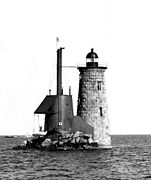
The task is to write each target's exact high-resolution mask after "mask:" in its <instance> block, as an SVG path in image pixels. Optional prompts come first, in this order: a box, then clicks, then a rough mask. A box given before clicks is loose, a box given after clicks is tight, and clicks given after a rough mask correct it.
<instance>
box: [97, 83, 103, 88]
mask: <svg viewBox="0 0 151 180" xmlns="http://www.w3.org/2000/svg"><path fill="white" fill-rule="evenodd" d="M101 84H102V82H101V81H98V84H97V87H98V90H101Z"/></svg>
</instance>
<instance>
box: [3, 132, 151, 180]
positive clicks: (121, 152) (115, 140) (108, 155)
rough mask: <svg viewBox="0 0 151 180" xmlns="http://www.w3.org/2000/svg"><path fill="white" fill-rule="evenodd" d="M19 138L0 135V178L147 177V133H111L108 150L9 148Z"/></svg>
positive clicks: (150, 144) (150, 162) (150, 154)
mask: <svg viewBox="0 0 151 180" xmlns="http://www.w3.org/2000/svg"><path fill="white" fill-rule="evenodd" d="M19 142H21V138H4V137H0V179H2V180H5V179H6V180H9V179H15V180H17V179H18V180H26V179H31V180H33V179H44V180H47V179H48V180H85V179H86V180H93V179H94V180H97V179H98V180H99V179H102V180H106V179H109V180H120V179H121V180H130V179H137V180H139V179H151V135H122V136H121V135H118V136H112V146H113V148H112V149H111V150H77V151H57V152H51V151H42V150H12V147H13V146H14V145H16V144H17V143H19Z"/></svg>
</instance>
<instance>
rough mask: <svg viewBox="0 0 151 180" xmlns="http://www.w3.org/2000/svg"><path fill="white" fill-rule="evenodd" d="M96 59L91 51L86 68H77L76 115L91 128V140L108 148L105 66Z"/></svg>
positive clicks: (109, 140)
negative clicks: (78, 73)
mask: <svg viewBox="0 0 151 180" xmlns="http://www.w3.org/2000/svg"><path fill="white" fill-rule="evenodd" d="M97 58H98V55H97V54H96V53H95V52H94V50H93V49H91V52H89V53H88V54H87V56H86V60H87V61H86V66H84V67H83V66H81V67H78V70H79V72H80V75H79V93H78V107H77V115H78V116H80V117H81V118H82V119H83V121H85V122H87V123H88V124H89V125H91V126H92V127H93V129H94V131H93V140H94V141H95V142H97V143H98V145H99V147H100V148H110V147H111V136H110V125H109V118H108V105H107V96H106V81H105V75H104V74H105V71H106V69H107V66H104V65H101V66H99V65H98V62H97V61H96V59H97Z"/></svg>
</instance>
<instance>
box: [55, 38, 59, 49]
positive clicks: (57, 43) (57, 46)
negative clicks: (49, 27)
mask: <svg viewBox="0 0 151 180" xmlns="http://www.w3.org/2000/svg"><path fill="white" fill-rule="evenodd" d="M56 49H57V50H58V49H59V38H58V37H56Z"/></svg>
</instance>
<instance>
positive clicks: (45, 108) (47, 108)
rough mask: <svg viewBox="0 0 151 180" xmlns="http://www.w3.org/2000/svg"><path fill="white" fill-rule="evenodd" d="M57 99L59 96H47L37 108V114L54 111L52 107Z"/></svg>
mask: <svg viewBox="0 0 151 180" xmlns="http://www.w3.org/2000/svg"><path fill="white" fill-rule="evenodd" d="M56 100H57V96H56V95H53V96H46V97H45V98H44V100H43V101H42V103H41V104H40V105H39V106H38V108H37V109H36V110H35V112H34V113H35V114H47V113H52V107H53V105H54V103H55V102H56Z"/></svg>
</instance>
